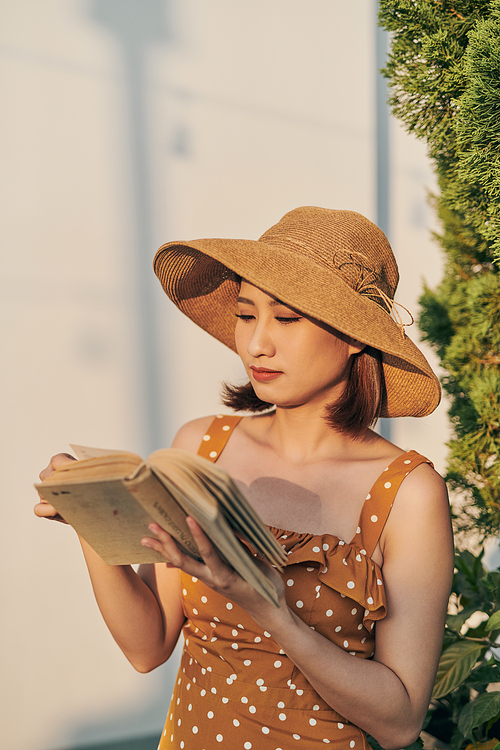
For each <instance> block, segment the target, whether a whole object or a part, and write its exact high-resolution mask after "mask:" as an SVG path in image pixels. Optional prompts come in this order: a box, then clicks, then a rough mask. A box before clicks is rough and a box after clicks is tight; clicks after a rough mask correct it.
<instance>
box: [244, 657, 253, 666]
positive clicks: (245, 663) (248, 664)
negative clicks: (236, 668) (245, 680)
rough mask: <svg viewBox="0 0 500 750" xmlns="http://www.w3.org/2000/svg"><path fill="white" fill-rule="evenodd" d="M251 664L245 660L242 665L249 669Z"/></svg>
mask: <svg viewBox="0 0 500 750" xmlns="http://www.w3.org/2000/svg"><path fill="white" fill-rule="evenodd" d="M251 663H252V662H251V661H250V659H245V661H244V662H243V664H244V665H245V667H249V666H250V664H251Z"/></svg>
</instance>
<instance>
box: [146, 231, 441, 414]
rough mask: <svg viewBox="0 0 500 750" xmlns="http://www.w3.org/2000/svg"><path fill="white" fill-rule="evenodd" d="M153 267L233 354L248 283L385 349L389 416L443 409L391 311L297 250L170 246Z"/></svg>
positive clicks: (210, 242) (208, 243)
mask: <svg viewBox="0 0 500 750" xmlns="http://www.w3.org/2000/svg"><path fill="white" fill-rule="evenodd" d="M153 265H154V271H155V273H156V275H157V276H158V279H159V280H160V282H161V284H162V286H163V289H164V290H165V292H166V293H167V295H168V296H169V297H170V299H171V300H172V301H173V302H174V303H175V304H176V305H177V307H178V308H179V309H180V310H181V311H182V312H183V313H185V314H186V315H187V316H188V317H189V318H191V320H193V321H194V322H195V323H196V324H197V325H198V326H200V327H201V328H202V329H203V330H205V331H207V332H208V333H210V334H211V335H212V336H214V337H215V338H216V339H218V340H219V341H221V342H222V343H223V344H225V345H226V346H228V347H229V348H230V349H232V350H233V351H236V346H235V339H234V330H235V313H236V312H237V303H236V300H237V297H238V293H239V278H243V279H245V280H246V281H249V282H250V283H252V284H254V285H255V286H257V287H259V288H260V289H262V290H263V291H264V292H267V293H268V294H270V295H272V296H274V297H276V298H277V299H279V300H280V301H281V302H284V303H285V304H286V305H289V306H290V307H293V308H295V309H297V310H299V311H300V312H302V313H304V314H305V315H307V316H310V317H311V318H313V319H315V320H318V321H321V322H323V323H326V324H327V325H329V326H331V327H332V328H335V329H336V330H338V331H341V332H342V333H344V334H347V335H348V336H351V337H353V338H355V339H357V340H358V341H361V342H363V343H364V344H367V345H369V346H371V347H374V348H375V349H378V350H379V351H380V352H381V353H382V362H383V369H384V376H385V393H384V397H383V403H382V412H381V416H382V417H402V416H413V417H423V416H426V415H427V414H430V413H431V412H432V411H434V409H435V408H436V407H437V405H438V404H439V401H440V397H441V389H440V386H439V381H438V379H437V377H436V376H435V374H434V372H433V371H432V369H431V367H430V365H429V363H428V362H427V360H426V359H425V357H424V355H423V354H422V352H421V351H420V350H419V349H418V347H416V346H415V344H414V343H413V342H412V341H411V339H410V338H409V337H408V336H407V335H406V334H403V333H402V328H401V327H400V326H399V325H397V324H396V322H395V321H394V320H393V319H392V318H391V316H390V314H389V312H388V311H386V310H385V309H384V308H383V307H381V306H380V304H378V303H377V302H375V301H373V300H372V299H371V298H370V297H368V296H363V295H361V294H359V293H358V292H357V291H355V290H354V289H352V288H351V287H350V286H349V285H348V284H347V283H346V282H345V281H344V280H343V279H342V278H341V277H340V276H338V275H336V274H332V272H331V270H329V269H328V268H325V267H324V266H323V265H321V264H320V263H316V262H314V260H312V259H311V258H310V257H304V256H302V255H300V254H298V253H296V252H293V248H292V249H290V248H287V247H283V246H280V245H279V244H275V243H273V242H271V241H263V240H262V239H261V240H231V239H200V240H193V241H189V242H169V243H167V244H165V245H163V246H162V247H161V248H160V249H159V250H158V252H157V253H156V256H155V258H154V264H153ZM238 277H239V278H238Z"/></svg>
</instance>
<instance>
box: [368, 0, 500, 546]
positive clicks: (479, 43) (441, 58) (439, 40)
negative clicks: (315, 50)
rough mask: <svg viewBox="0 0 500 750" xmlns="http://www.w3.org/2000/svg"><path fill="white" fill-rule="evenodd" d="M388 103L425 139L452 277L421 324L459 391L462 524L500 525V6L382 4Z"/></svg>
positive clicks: (455, 403) (444, 1) (454, 453)
mask: <svg viewBox="0 0 500 750" xmlns="http://www.w3.org/2000/svg"><path fill="white" fill-rule="evenodd" d="M379 5H380V23H381V25H383V26H385V27H386V28H387V29H388V30H389V31H390V32H391V34H392V47H391V53H390V55H389V59H388V62H387V66H386V68H385V70H384V74H385V75H386V77H387V78H388V81H389V85H390V88H391V98H390V104H391V106H392V109H393V112H394V114H395V115H396V116H397V117H399V118H400V119H401V120H402V121H403V122H404V123H405V125H406V127H407V129H408V130H409V131H410V132H413V133H415V135H416V136H417V137H419V138H422V139H425V140H426V142H427V146H428V151H429V155H430V157H431V158H432V160H433V162H434V165H435V169H436V173H437V177H438V184H439V195H438V196H437V197H434V198H433V204H434V207H435V209H436V211H437V214H438V217H439V219H440V222H441V226H442V231H441V233H440V234H439V235H436V240H437V241H438V242H439V244H440V245H441V247H442V249H443V251H444V253H445V256H446V264H445V273H444V278H443V281H442V283H441V284H440V286H439V287H438V288H437V289H436V290H430V289H428V288H426V289H425V290H424V294H423V296H422V298H421V306H422V313H421V315H420V318H419V325H420V329H421V330H422V332H423V337H424V339H426V340H427V341H429V342H430V344H431V345H432V346H433V347H434V348H435V349H436V352H437V354H438V356H439V358H440V360H441V365H442V367H443V370H444V371H445V373H446V374H445V376H444V378H443V380H442V383H443V388H444V390H445V391H446V392H447V393H448V395H449V396H450V400H451V408H450V418H451V423H452V427H453V428H454V433H455V435H454V439H453V440H452V441H451V443H450V458H449V466H448V475H447V480H448V482H449V485H450V487H451V488H452V489H453V490H455V492H456V494H457V495H458V496H459V497H460V501H461V505H462V507H463V511H462V513H461V515H460V518H459V519H458V521H457V523H458V527H459V528H461V529H464V530H466V529H471V528H476V529H477V528H479V530H480V531H482V532H483V533H484V534H486V535H487V534H493V533H495V534H496V533H498V528H499V527H500V468H499V465H500V462H499V461H498V460H497V456H500V267H499V265H498V261H499V260H500V0H456V2H452V1H451V0H380V3H379Z"/></svg>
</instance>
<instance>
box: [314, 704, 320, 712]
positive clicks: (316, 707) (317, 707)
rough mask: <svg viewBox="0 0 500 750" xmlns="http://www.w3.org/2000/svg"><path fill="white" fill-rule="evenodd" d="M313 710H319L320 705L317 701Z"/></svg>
mask: <svg viewBox="0 0 500 750" xmlns="http://www.w3.org/2000/svg"><path fill="white" fill-rule="evenodd" d="M313 711H319V706H318V704H317V703H315V704H314V706H313Z"/></svg>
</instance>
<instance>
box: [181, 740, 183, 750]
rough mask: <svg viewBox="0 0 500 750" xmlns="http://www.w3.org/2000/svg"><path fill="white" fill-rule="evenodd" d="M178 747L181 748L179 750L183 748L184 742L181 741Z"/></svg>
mask: <svg viewBox="0 0 500 750" xmlns="http://www.w3.org/2000/svg"><path fill="white" fill-rule="evenodd" d="M180 747H181V750H182V749H183V748H184V740H181V744H180Z"/></svg>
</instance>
